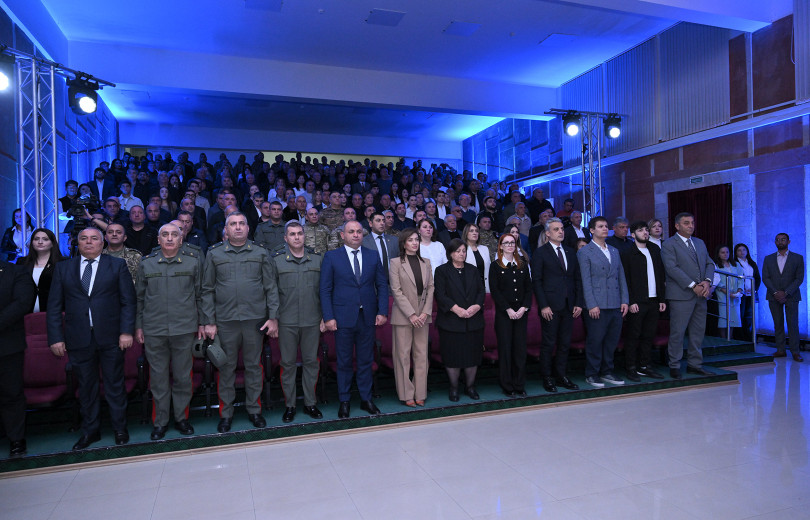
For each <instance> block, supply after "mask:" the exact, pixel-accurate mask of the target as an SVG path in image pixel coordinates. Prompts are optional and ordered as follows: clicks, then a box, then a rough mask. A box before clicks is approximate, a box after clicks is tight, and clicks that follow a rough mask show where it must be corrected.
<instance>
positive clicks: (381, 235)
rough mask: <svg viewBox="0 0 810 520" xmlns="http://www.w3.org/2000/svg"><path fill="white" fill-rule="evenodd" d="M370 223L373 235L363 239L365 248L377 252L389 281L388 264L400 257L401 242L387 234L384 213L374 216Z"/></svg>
mask: <svg viewBox="0 0 810 520" xmlns="http://www.w3.org/2000/svg"><path fill="white" fill-rule="evenodd" d="M369 223H370V224H371V233H369V234H368V235H366V236H364V237H363V247H367V248H369V249H371V250H373V251H377V255H378V256H379V257H380V262H381V263H382V266H383V271H384V274H385V279H386V280H388V264H389V263H390V262H391V259H392V258H394V257H396V256H399V240H397V237H395V236H392V235H386V234H385V215H383V214H382V213H374V214H372V215H371V217H369Z"/></svg>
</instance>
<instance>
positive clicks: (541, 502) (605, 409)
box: [0, 360, 810, 520]
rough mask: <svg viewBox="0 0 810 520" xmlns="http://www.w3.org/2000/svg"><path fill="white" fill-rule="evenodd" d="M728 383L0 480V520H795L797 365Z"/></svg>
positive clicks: (807, 507) (804, 458) (803, 390)
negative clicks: (747, 519)
mask: <svg viewBox="0 0 810 520" xmlns="http://www.w3.org/2000/svg"><path fill="white" fill-rule="evenodd" d="M739 374H740V383H741V384H740V385H733V386H724V387H719V388H708V389H691V390H688V391H683V392H675V393H671V394H664V395H652V396H641V397H632V398H628V399H620V400H614V401H607V402H601V403H589V404H576V405H571V406H562V407H559V408H551V409H544V410H536V411H524V412H516V413H510V414H505V415H498V416H491V417H481V418H472V419H464V420H457V421H449V422H446V423H442V424H433V425H424V426H408V427H401V428H397V429H393V430H386V431H379V432H369V433H354V434H350V435H342V436H335V437H329V438H324V439H320V440H303V441H294V442H288V443H284V444H277V445H273V446H263V447H249V448H241V449H229V450H221V451H218V452H213V453H207V454H200V455H193V456H178V457H171V458H166V459H162V460H155V461H150V462H137V463H130V464H120V465H115V466H107V467H102V468H94V469H83V470H79V471H64V472H57V473H52V474H49V475H43V476H34V477H22V478H14V479H0V519H2V520H5V519H22V520H38V519H43V520H44V519H54V520H55V519H71V520H73V519H78V518H81V519H82V520H93V519H96V518H98V519H105V520H106V519H109V518H114V519H116V520H124V519H140V520H148V519H153V520H161V519H174V520H177V519H182V520H185V519H194V520H214V519H222V520H225V519H228V520H243V519H245V520H247V519H250V520H254V519H255V520H262V519H266V518H284V519H322V518H325V519H329V520H343V519H362V520H371V519H383V520H396V519H399V518H402V519H409V520H410V519H419V520H424V519H433V518H436V519H470V518H475V519H495V518H503V519H521V520H522V519H530V518H551V519H556V520H565V519H589V518H594V519H611V518H621V519H636V518H638V519H678V520H681V519H693V518H706V519H711V520H733V519H737V518H756V519H758V520H777V519H784V520H788V519H789V520H799V519H810V461H808V434H810V427H808V425H806V424H805V418H806V416H807V415H808V414H810V365H808V364H803V365H802V364H798V363H793V362H791V361H785V360H779V362H778V363H777V364H776V365H775V366H761V367H753V368H743V369H740V371H739Z"/></svg>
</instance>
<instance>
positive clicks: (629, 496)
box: [563, 486, 695, 520]
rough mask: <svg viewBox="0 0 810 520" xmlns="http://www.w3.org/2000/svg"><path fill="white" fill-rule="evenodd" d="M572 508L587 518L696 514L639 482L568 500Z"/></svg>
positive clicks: (668, 519)
mask: <svg viewBox="0 0 810 520" xmlns="http://www.w3.org/2000/svg"><path fill="white" fill-rule="evenodd" d="M563 504H565V505H566V506H567V507H568V508H569V509H571V510H572V511H574V512H575V513H577V514H580V515H582V517H583V518H599V519H601V520H613V519H615V520H625V519H629V518H643V519H648V520H692V519H694V518H695V517H694V516H692V515H691V514H689V513H687V512H686V511H684V510H683V509H681V508H679V507H677V506H675V505H674V504H672V503H669V502H666V501H664V500H663V499H661V498H660V497H657V496H655V495H654V494H653V493H651V492H650V491H647V490H645V489H642V488H640V487H638V486H630V487H626V488H621V489H614V490H611V491H605V492H602V493H596V494H593V495H584V496H581V497H576V498H570V499H568V500H564V501H563Z"/></svg>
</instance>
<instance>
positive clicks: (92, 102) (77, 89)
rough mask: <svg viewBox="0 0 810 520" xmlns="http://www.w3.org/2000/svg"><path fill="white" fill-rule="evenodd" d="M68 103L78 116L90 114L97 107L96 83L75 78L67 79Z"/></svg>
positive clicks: (97, 87)
mask: <svg viewBox="0 0 810 520" xmlns="http://www.w3.org/2000/svg"><path fill="white" fill-rule="evenodd" d="M67 86H68V103H69V105H70V108H71V110H73V112H75V113H76V114H78V115H80V116H84V115H87V114H92V113H93V112H95V111H96V108H98V93H97V92H96V91H97V90H98V89H99V85H98V83H93V82H91V81H88V80H85V79H81V78H76V79H69V80H68V81H67Z"/></svg>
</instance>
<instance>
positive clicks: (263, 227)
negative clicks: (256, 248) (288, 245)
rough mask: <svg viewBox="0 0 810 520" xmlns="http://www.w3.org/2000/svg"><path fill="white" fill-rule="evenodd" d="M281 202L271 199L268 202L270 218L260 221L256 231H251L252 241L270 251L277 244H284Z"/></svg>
mask: <svg viewBox="0 0 810 520" xmlns="http://www.w3.org/2000/svg"><path fill="white" fill-rule="evenodd" d="M282 211H283V210H282V209H281V203H280V202H278V201H273V202H271V203H270V220H268V221H267V222H262V223H260V224H259V225H258V226H256V231H255V232H254V233H253V241H254V242H255V243H256V244H258V245H260V246H262V247H264V248H266V249H267V250H268V251H272V250H273V249H275V248H276V247H278V246H283V245H284V220H283V219H282V218H281V215H282Z"/></svg>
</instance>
